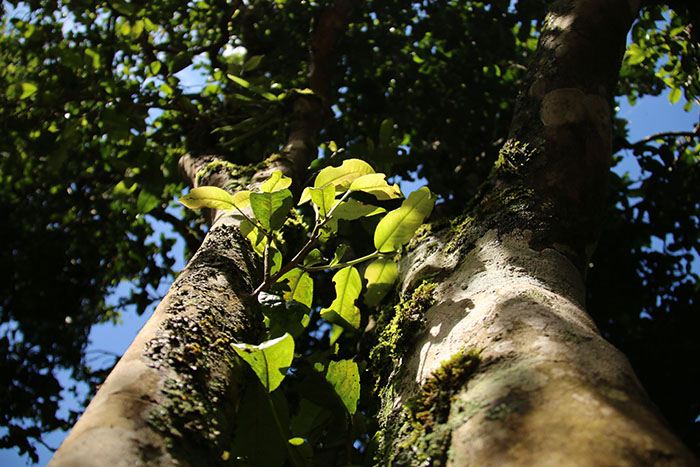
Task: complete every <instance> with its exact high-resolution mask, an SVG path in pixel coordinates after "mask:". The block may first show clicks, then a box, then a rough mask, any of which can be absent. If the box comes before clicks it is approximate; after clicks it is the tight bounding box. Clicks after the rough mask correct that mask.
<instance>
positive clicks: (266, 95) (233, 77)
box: [226, 74, 277, 101]
mask: <svg viewBox="0 0 700 467" xmlns="http://www.w3.org/2000/svg"><path fill="white" fill-rule="evenodd" d="M226 76H228V78H229V79H230V80H231V81H233V82H234V83H236V84H238V85H239V86H241V87H243V88H245V89H248V90H250V91H253V92H254V93H256V94H258V95H259V96H261V97H263V98H265V99H267V100H268V101H276V100H277V96H275V95H274V94H272V93H271V92H268V91H265V90H263V89H261V88H259V87H258V86H254V85H253V84H251V83H250V82H249V81H247V80H245V79H243V78H241V77H240V76H236V75H232V74H227V75H226Z"/></svg>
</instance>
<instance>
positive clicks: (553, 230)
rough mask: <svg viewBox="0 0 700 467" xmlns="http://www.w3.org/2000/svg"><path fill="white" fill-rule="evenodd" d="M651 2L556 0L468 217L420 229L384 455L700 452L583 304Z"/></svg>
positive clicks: (473, 462) (393, 460)
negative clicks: (641, 17)
mask: <svg viewBox="0 0 700 467" xmlns="http://www.w3.org/2000/svg"><path fill="white" fill-rule="evenodd" d="M638 7H639V4H638V2H633V1H626V0H578V1H573V0H566V1H557V2H554V3H553V4H552V6H551V10H550V11H551V12H550V14H549V15H548V17H547V20H546V23H545V28H544V29H543V31H542V35H541V38H540V43H539V46H538V51H537V53H536V56H535V59H534V63H533V64H532V65H531V69H530V73H529V77H528V78H527V80H526V83H525V88H524V91H523V93H522V95H521V96H520V98H519V103H518V105H517V108H516V114H515V117H514V121H513V124H512V128H511V132H510V135H509V140H508V141H507V142H506V144H505V145H504V147H503V149H502V151H501V154H500V159H499V161H498V163H497V165H496V167H495V168H494V170H493V172H492V174H491V176H490V177H489V180H488V181H487V182H486V183H485V184H484V185H483V186H482V188H481V191H480V193H479V195H478V196H477V198H476V199H475V201H474V203H473V205H472V206H471V207H470V208H469V209H468V210H467V211H466V213H465V215H464V217H463V218H462V219H461V220H460V222H454V223H453V225H452V227H451V228H449V229H446V230H442V231H441V232H440V233H439V234H437V235H432V234H430V233H429V230H427V229H426V232H425V233H424V234H423V236H422V237H419V238H418V239H414V242H413V244H414V245H419V246H418V247H417V248H416V249H415V250H413V251H412V252H411V253H410V254H409V255H408V256H407V257H406V258H405V259H404V260H403V262H402V264H401V274H402V281H403V282H402V284H403V291H404V294H403V296H404V297H411V298H410V299H408V298H407V299H406V300H407V301H406V302H405V303H402V304H401V305H400V307H398V308H397V310H406V309H408V310H412V312H411V313H413V315H412V316H411V317H410V320H408V321H407V322H409V321H410V322H413V323H415V322H417V321H422V322H423V324H424V331H422V332H420V333H418V334H417V335H414V336H406V335H403V336H401V337H400V338H399V337H396V335H394V336H392V335H390V333H389V332H388V331H387V330H385V331H384V332H383V334H382V335H381V337H380V346H385V347H387V346H390V345H394V348H390V349H389V350H383V351H382V352H375V357H382V358H383V361H382V360H381V358H380V359H379V360H380V361H375V362H373V363H372V364H373V367H374V368H375V369H378V374H379V376H380V378H388V380H389V384H384V385H383V386H382V388H381V391H380V393H381V396H382V397H381V398H382V410H381V414H380V424H381V425H382V427H383V439H382V442H381V443H380V450H379V453H378V457H377V460H378V463H380V464H383V465H384V464H394V465H445V464H448V465H458V466H503V465H523V466H531V465H537V466H550V465H551V466H560V465H579V466H605V465H610V466H612V465H615V466H637V465H669V466H670V465H684V466H685V465H700V464H699V463H698V461H697V459H695V458H694V457H693V455H692V454H691V453H690V451H689V450H688V449H687V448H685V447H684V446H683V445H682V444H681V443H680V441H679V440H678V439H677V438H676V437H675V436H674V435H673V434H672V433H671V432H670V431H669V429H668V428H667V426H666V424H665V422H664V421H663V419H662V417H661V416H660V415H659V414H658V413H657V411H656V409H655V408H654V406H653V404H652V403H651V402H650V401H649V399H648V397H647V395H646V394H645V392H644V390H643V389H642V388H641V386H640V385H639V382H638V381H637V379H636V377H635V375H634V373H633V371H632V369H631V368H630V366H629V363H628V362H627V359H626V358H625V357H624V356H623V355H622V354H621V353H620V352H619V351H618V350H617V349H615V348H614V347H613V346H611V345H610V344H609V343H607V342H606V341H605V340H604V339H603V338H602V337H601V336H600V333H599V332H598V330H597V328H596V326H595V325H594V323H593V322H592V320H591V319H590V317H589V316H588V314H587V313H586V311H585V309H584V286H583V283H584V277H585V270H586V267H587V264H588V258H589V257H590V254H591V253H592V250H593V249H594V247H595V243H596V239H597V235H598V232H599V224H600V217H599V216H600V213H601V212H602V207H603V205H604V204H603V201H604V199H605V181H606V178H607V173H608V170H609V163H610V158H611V140H612V136H611V111H610V104H611V103H612V97H613V95H614V85H615V81H616V78H617V73H618V69H619V64H620V61H621V58H622V55H623V52H624V47H625V36H626V32H627V29H628V27H629V25H630V24H631V22H632V19H633V17H634V16H635V15H636V12H637V9H638ZM436 230H437V229H436ZM426 278H427V280H428V281H427V282H425V280H426ZM421 284H422V285H421ZM417 290H423V291H426V290H427V291H430V294H431V296H430V297H429V298H428V299H426V297H423V296H422V295H424V293H416V292H415V291H417ZM416 297H420V300H421V303H423V305H424V306H417V305H415V304H413V305H412V304H411V301H415V300H416ZM385 321H386V320H385ZM394 322H396V321H394ZM396 328H398V329H399V330H398V331H397V330H396V329H393V330H391V332H394V333H401V332H403V333H404V334H405V333H407V332H409V331H407V329H406V327H404V329H400V327H396ZM397 342H399V343H401V346H402V347H401V348H399V347H398V346H397V344H396V343H397ZM477 351H478V352H480V353H479V356H478V357H477V356H475V352H477ZM387 356H389V357H391V358H386V357H387ZM393 359H398V363H395V362H393V361H392V360H393ZM387 367H388V368H387ZM474 367H476V369H474ZM384 382H385V381H384Z"/></svg>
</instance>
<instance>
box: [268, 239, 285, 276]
mask: <svg viewBox="0 0 700 467" xmlns="http://www.w3.org/2000/svg"><path fill="white" fill-rule="evenodd" d="M272 245H274V242H273V243H272V244H271V247H270V254H271V259H272V261H271V262H272V264H271V265H270V274H275V273H276V272H277V271H279V270H280V269H282V253H280V251H279V250H278V249H277V248H272Z"/></svg>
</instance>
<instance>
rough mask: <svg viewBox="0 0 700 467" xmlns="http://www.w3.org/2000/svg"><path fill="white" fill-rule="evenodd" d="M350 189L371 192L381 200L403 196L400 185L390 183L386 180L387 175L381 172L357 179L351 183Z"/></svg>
mask: <svg viewBox="0 0 700 467" xmlns="http://www.w3.org/2000/svg"><path fill="white" fill-rule="evenodd" d="M350 191H362V192H364V193H369V194H371V195H374V196H375V197H376V198H377V199H378V200H380V201H383V200H387V199H396V198H401V197H403V194H402V193H401V189H400V188H399V187H398V185H394V186H391V185H389V184H388V183H387V182H386V175H384V174H381V173H379V174H376V173H375V174H367V175H363V176H361V177H359V178H357V179H355V181H353V182H352V184H351V185H350Z"/></svg>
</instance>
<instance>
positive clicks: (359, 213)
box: [333, 199, 386, 221]
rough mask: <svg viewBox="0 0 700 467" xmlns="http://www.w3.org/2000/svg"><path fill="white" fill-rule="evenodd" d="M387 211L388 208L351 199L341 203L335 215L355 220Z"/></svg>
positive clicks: (339, 217) (335, 216) (338, 217)
mask: <svg viewBox="0 0 700 467" xmlns="http://www.w3.org/2000/svg"><path fill="white" fill-rule="evenodd" d="M383 212H386V209H384V208H381V207H379V206H372V205H371V204H365V203H361V202H359V201H357V200H354V199H349V200H347V201H345V202H343V203H341V204H340V206H338V207H337V208H335V211H333V217H334V218H336V219H344V220H346V221H354V220H356V219H359V218H361V217H370V216H374V215H376V214H381V213H383Z"/></svg>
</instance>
